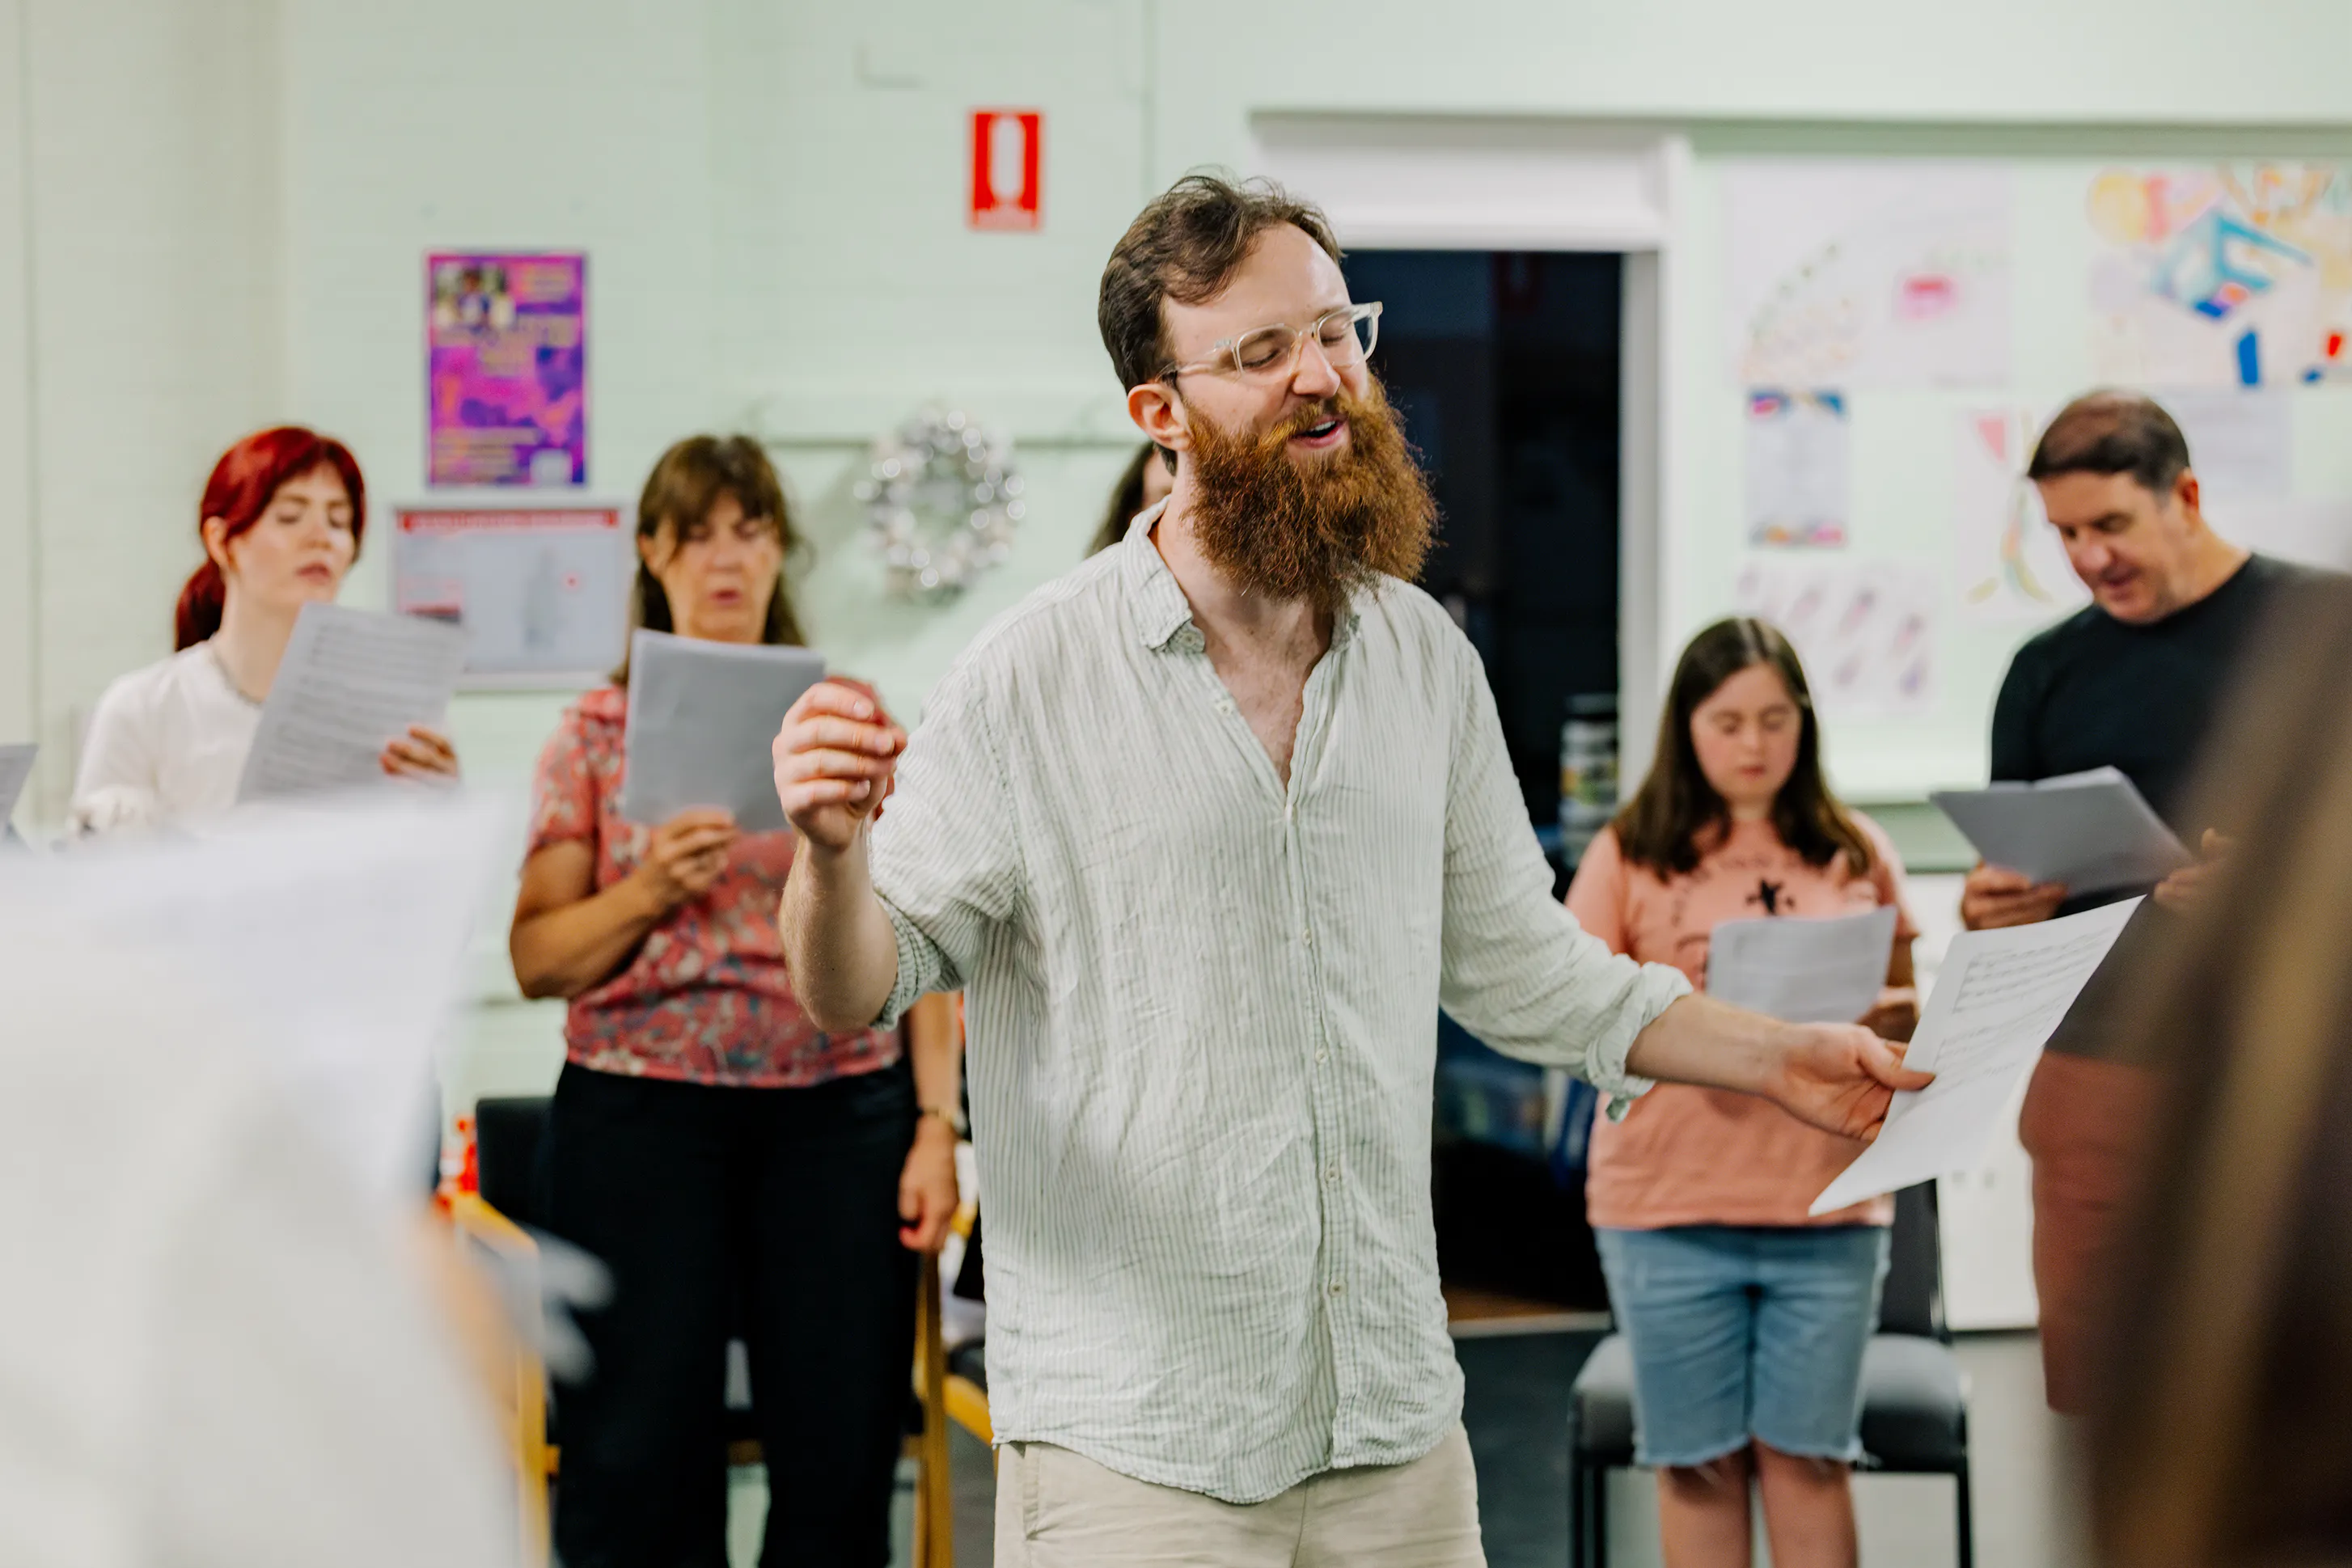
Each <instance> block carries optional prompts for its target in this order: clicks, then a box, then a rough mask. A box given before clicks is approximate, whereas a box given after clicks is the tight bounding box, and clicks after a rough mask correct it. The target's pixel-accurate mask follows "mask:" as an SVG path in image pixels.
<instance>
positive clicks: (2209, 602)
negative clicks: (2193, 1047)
mask: <svg viewBox="0 0 2352 1568" xmlns="http://www.w3.org/2000/svg"><path fill="white" fill-rule="evenodd" d="M2026 476H2027V478H2029V479H2030V480H2032V483H2033V484H2034V486H2035V487H2036V488H2037V489H2038V490H2039V491H2040V493H2041V497H2042V509H2043V511H2044V512H2045V513H2046V514H2047V515H2048V517H2049V519H2050V526H2051V527H2053V528H2055V529H2057V531H2058V536H2059V538H2060V539H2061V540H2062V541H2063V543H2064V545H2065V547H2066V556H2067V559H2068V561H2069V563H2070V564H2071V565H2072V566H2073V568H2074V574H2075V575H2076V576H2077V577H2079V578H2080V579H2081V580H2082V581H2083V585H2084V587H2085V588H2087V589H2089V590H2090V591H2091V599H2092V602H2091V603H2090V604H2088V605H2086V606H2084V608H2083V609H2082V610H2080V611H2077V612H2075V613H2074V614H2073V615H2071V616H2069V617H2067V618H2066V619H2065V620H2063V621H2062V622H2058V623H2057V624H2056V625H2054V626H2052V627H2050V628H2048V629H2047V630H2045V631H2042V632H2039V633H2037V634H2036V635H2035V636H2033V637H2032V639H2030V640H2029V641H2028V642H2027V643H2025V645H2024V646H2023V647H2021V648H2020V649H2019V650H2018V652H2017V654H2016V657H2015V658H2014V659H2012V660H2011V664H2010V668H2009V673H2008V674H2007V676H2006V677H2005V678H2004V679H2003V680H2002V682H2001V687H2000V697H1999V700H1998V701H1997V703H1996V704H1995V706H1994V709H1993V721H1992V777H1993V778H1994V779H1996V780H2013V781H2019V782H2026V781H2031V780H2034V779H2048V778H2053V777H2056V776H2059V775H2063V774H2068V773H2078V772H2083V771H2085V770H2087V769H2090V768H2101V767H2113V768H2118V769H2120V770H2121V771H2122V772H2123V773H2124V774H2125V776H2126V777H2127V778H2129V779H2131V781H2132V782H2133V784H2134V785H2135V786H2137V788H2138V789H2139V792H2140V793H2141V794H2142V795H2143V796H2145V797H2146V798H2147V802H2148V804H2149V805H2150V806H2152V807H2154V808H2155V810H2156V811H2157V813H2158V815H2159V816H2161V817H2162V818H2164V820H2165V821H2167V822H2168V823H2169V824H2170V825H2171V826H2172V828H2173V830H2174V831H2175V832H2177V833H2178V834H2179V836H2180V839H2181V841H2182V842H2183V843H2186V844H2189V845H2192V846H2197V847H2199V848H2200V849H2201V850H2202V851H2203V852H2204V858H2203V859H2202V860H2201V861H2200V863H2198V864H2196V865H2193V866H2191V867H2189V868H2188V869H2186V870H2184V871H2182V872H2180V873H2177V874H2176V875H2175V876H2174V877H2173V878H2172V879H2170V880H2169V881H2168V882H2167V883H2164V884H2163V885H2161V886H2159V887H2156V888H2154V889H2149V888H2144V887H2141V888H2131V887H2126V888H2116V889H2113V890H2111V891H2109V892H2106V893H2103V894H2095V895H2092V896H2087V897H2081V898H2077V897H2074V896H2072V895H2071V894H2069V893H2068V891H2067V890H2066V889H2065V888H2063V887H2058V886H2042V887H2035V886H2032V885H2029V884H2028V883H2027V880H2026V879H2025V878H2024V877H2022V876H2021V875H2019V874H2018V873H2015V872H2013V871H2009V870H2007V869H2004V868H2002V867H1999V866H1987V865H1979V866H1978V867H1977V868H1976V869H1975V870H1974V871H1972V872H1971V873H1969V878H1968V882H1967V884H1966V886H1965V888H1964V890H1963V892H1962V894H1961V904H1960V913H1961V918H1962V919H1963V921H1964V922H1965V923H1966V924H1967V925H1968V926H1969V929H1971V930H1984V929H1988V928H1991V927H1997V926H2006V925H2028V924H2032V923H2033V922H2037V921H2042V920H2047V919H2050V918H2051V917H2053V915H2071V914H2074V913H2075V912H2076V911H2078V910H2082V909H2087V908H2090V907H2093V906H2094V905H2096V904H2110V903H2114V902H2116V901H2118V900H2120V899H2125V898H2129V897H2132V896H2134V895H2136V894H2144V893H2150V892H2153V894H2154V895H2155V904H2156V906H2157V907H2156V909H2155V910H2153V911H2144V912H2143V913H2142V914H2141V915H2140V916H2138V917H2137V918H2136V919H2135V920H2134V921H2133V923H2132V925H2131V927H2130V928H2128V929H2127V930H2126V933H2125V934H2124V936H2123V938H2122V939H2121V940H2120V941H2119V942H2118V943H2117V944H2116V948H2115V951H2114V952H2113V953H2112V954H2110V955H2109V956H2108V958H2107V961H2106V963H2105V965H2104V966H2102V967H2101V969H2100V971H2099V973H2098V975H2097V976H2096V977H2094V978H2093V980H2092V982H2091V984H2090V985H2089V986H2088V987H2086V988H2084V993H2083V996H2082V998H2080V1000H2079V1001H2078V1002H2077V1003H2076V1005H2075V1007H2074V1010H2073V1011H2072V1013H2071V1014H2070V1015H2069V1016H2068V1018H2067V1019H2066V1021H2065V1022H2064V1024H2063V1025H2062V1026H2061V1028H2060V1029H2059V1030H2058V1032H2057V1034H2056V1035H2055V1037H2053V1039H2052V1040H2051V1042H2050V1048H2049V1051H2048V1052H2047V1053H2046V1054H2044V1056H2043V1057H2042V1061H2041V1063H2040V1065H2039V1066H2037V1067H2036V1068H2035V1070H2034V1073H2033V1079H2032V1086H2031V1088H2030V1089H2029V1090H2028V1092H2027V1094H2026V1099H2025V1105H2024V1109H2023V1111H2022V1113H2021V1115H2020V1117H2019V1121H2018V1135H2019V1137H2020V1138H2021V1141H2022V1142H2023V1144H2024V1145H2025V1149H2026V1152H2027V1153H2028V1154H2030V1155H2032V1157H2033V1271H2034V1283H2035V1287H2036V1289H2037V1291H2039V1294H2040V1301H2041V1323H2042V1356H2043V1367H2044V1376H2045V1382H2046V1385H2047V1391H2048V1396H2049V1400H2050V1404H2051V1406H2053V1408H2055V1409H2057V1410H2060V1411H2074V1410H2076V1409H2078V1408H2080V1406H2081V1403H2082V1399H2083V1396H2084V1384H2083V1381H2082V1375H2081V1371H2080V1369H2081V1367H2082V1365H2083V1364H2084V1355H2085V1353H2086V1350H2087V1348H2088V1347H2087V1345H2086V1343H2085V1336H2086V1334H2087V1333H2089V1323H2088V1320H2087V1318H2086V1316H2085V1313H2086V1311H2087V1302H2088V1301H2089V1299H2090V1293H2091V1292H2092V1291H2094V1290H2095V1286H2096V1282H2097V1281H2098V1280H2099V1278H2100V1274H2101V1270H2102V1267H2103V1265H2102V1256H2103V1252H2102V1249H2103V1248H2104V1247H2105V1244H2106V1241H2107V1239H2108V1236H2109V1234H2110V1231H2111V1228H2112V1226H2113V1223H2114V1217H2115V1214H2116V1206H2117V1205H2118V1204H2119V1203H2120V1202H2121V1201H2122V1197H2123V1184H2124V1182H2125V1180H2126V1177H2127V1175H2128V1172H2129V1169H2130V1164H2131V1158H2132V1150H2133V1147H2134V1145H2135V1144H2136V1142H2137V1139H2138V1138H2139V1137H2140V1136H2141V1135H2142V1134H2143V1131H2144V1128H2145V1125H2146V1120H2147V1093H2148V1088H2149V1081H2148V1078H2147V1073H2146V1072H2145V1071H2144V1069H2143V1067H2142V1065H2140V1064H2138V1063H2137V1061H2135V1060H2134V1054H2133V1043H2132V1041H2131V1040H2129V1039H2128V1038H2127V1037H2126V1036H2125V1035H2124V1034H2122V1033H2120V1032H2118V1031H2116V1030H2114V1029H2112V1028H2110V1027H2109V1025H2110V1024H2111V1022H2112V1020H2113V1019H2115V1018H2116V1016H2117V1014H2118V1011H2119V1009H2121V1007H2122V1006H2123V1004H2124V1002H2125V1000H2126V996H2127V994H2128V992H2129V991H2130V990H2131V988H2134V987H2135V986H2138V985H2143V984H2145V983H2146V981H2147V974H2148V970H2147V967H2146V966H2147V962H2148V959H2147V956H2145V952H2144V945H2145V944H2147V942H2149V941H2150V940H2151V939H2152V937H2153V935H2154V931H2155V928H2156V927H2157V926H2158V925H2161V924H2162V922H2163V920H2164V919H2165V918H2166V915H2167V913H2168V912H2177V911H2179V910H2181V909H2185V908H2187V907H2189V905H2190V904H2193V903H2194V901H2195V900H2196V898H2197V896H2198V893H2199V887H2200V883H2201V881H2202V879H2204V878H2206V877H2207V876H2209V875H2210V873H2211V870H2212V866H2213V864H2214V863H2215V862H2216V860H2217V859H2218V858H2219V856H2220V855H2221V854H2222V853H2223V852H2226V848H2227V841H2226V839H2225V837H2224V836H2223V835H2222V834H2221V833H2219V832H2218V831H2216V830H2217V828H2218V827H2219V826H2221V820H2220V819H2219V818H2218V817H2216V816H2215V815H2214V814H2213V813H2212V811H2211V810H2210V809H2208V808H2209V807H2210V801H2209V802H2204V803H2200V801H2199V800H2197V799H2196V798H2195V797H2194V796H2193V795H2192V793H2191V789H2190V786H2191V784H2192V782H2193V778H2194V770H2195V768H2196V764H2197V761H2198V759H2199V758H2200V755H2201V753H2202V750H2203V747H2204V745H2205V741H2206V737H2207V735H2208V733H2209V732H2210V730H2211V729H2212V727H2213V725H2214V722H2215V720H2216V719H2217V717H2218V716H2221V714H2223V713H2224V712H2225V711H2226V704H2227V699H2228V694H2229V692H2230V690H2231V681H2232V679H2233V677H2234V676H2235V675H2236V674H2237V672H2238V669H2239V666H2240V663H2241V658H2242V653H2243V652H2244V651H2245V649H2246V648H2247V647H2248V646H2250V645H2251V643H2252V640H2253V639H2255V638H2257V637H2258V636H2260V635H2261V633H2262V632H2263V628H2264V626H2265V624H2266V623H2267V622H2270V621H2272V620H2273V618H2274V617H2276V616H2277V615H2278V614H2279V613H2280V612H2281V611H2282V608H2283V607H2285V606H2288V605H2291V604H2292V603H2293V602H2294V600H2295V598H2296V590H2297V589H2299V588H2301V587H2305V586H2307V585H2308V584H2310V583H2311V582H2313V581H2314V580H2317V579H2320V578H2322V577H2324V576H2325V575H2326V574H2324V573H2319V572H2316V571H2314V570H2311V569H2309V568H2305V567H2301V566H2296V565H2293V564H2291V563H2289V562H2286V561H2283V560H2277V559H2272V558H2270V557H2268V556H2263V555H2257V554H2254V553H2253V552H2252V551H2249V550H2247V549H2243V548H2242V547H2241V546H2238V545H2234V544H2231V542H2230V541H2229V540H2227V539H2225V538H2222V537H2221V536H2220V535H2219V534H2217V533H2215V532H2214V531H2213V529H2212V528H2211V526H2210V524H2209V523H2208V522H2207V521H2206V519H2205V514H2204V509H2203V504H2202V502H2203V493H2202V490H2201V488H2200V486H2199V484H2198V480H2197V473H2196V470H2195V469H2194V468H2193V467H2192V466H2190V463H2189V444H2188V442H2187V440H2186V439H2185V438H2184V437H2183V436H2182V435H2181V434H2180V427H2179V425H2178V424H2176V423H2173V420H2172V417H2171V416H2170V415H2169V414H2168V413H2165V412H2164V410H2163V409H2162V408H2161V407H2159V406H2158V404H2157V403H2156V402H2154V401H2153V400H2151V399H2149V398H2146V397H2143V396H2140V395H2138V394H2137V393H2131V392H2093V393H2090V394H2089V395H2087V396H2085V397H2081V398H2077V399H2076V400H2075V401H2074V402H2072V403H2069V404H2068V405H2067V406H2066V407H2065V408H2064V409H2063V410H2061V411H2060V412H2059V413H2058V416H2057V417H2056V418H2054V419H2053V420H2052V421H2051V422H2050V426H2049V428H2048V429H2047V430H2045V431H2044V432H2043V433H2042V439H2041V441H2040V443H2039V444H2037V445H2036V446H2035V448H2034V452H2033V456H2032V463H2031V464H2030V465H2029V466H2028V468H2027V470H2026Z"/></svg>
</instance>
